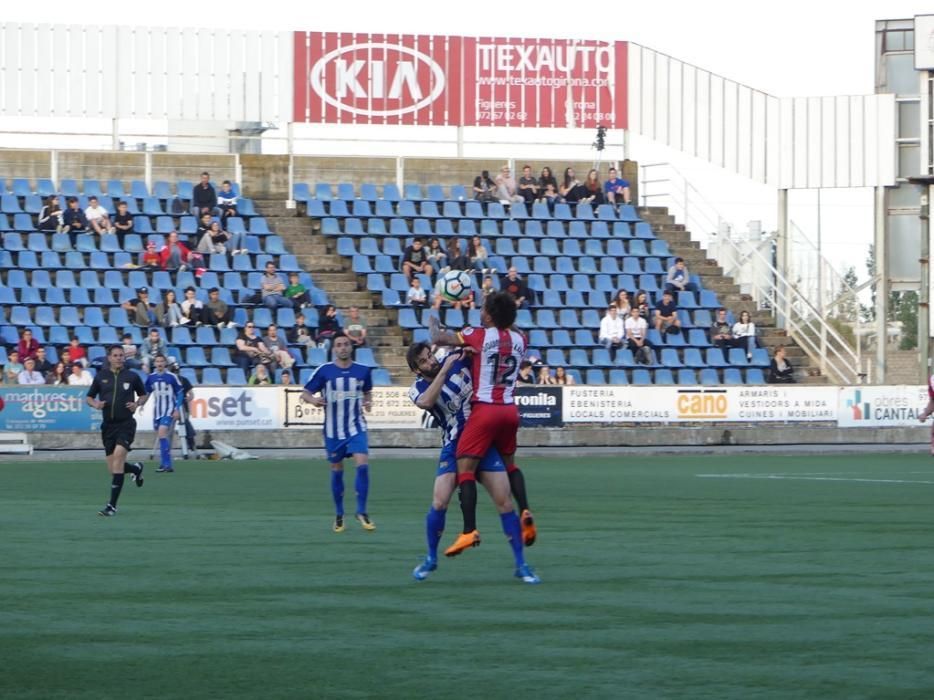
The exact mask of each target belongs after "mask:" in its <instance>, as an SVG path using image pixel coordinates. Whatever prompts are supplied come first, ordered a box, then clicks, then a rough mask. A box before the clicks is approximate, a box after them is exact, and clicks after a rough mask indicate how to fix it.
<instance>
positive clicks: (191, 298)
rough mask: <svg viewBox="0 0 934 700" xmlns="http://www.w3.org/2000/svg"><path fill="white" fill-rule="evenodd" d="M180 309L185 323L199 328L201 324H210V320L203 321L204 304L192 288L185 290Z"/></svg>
mask: <svg viewBox="0 0 934 700" xmlns="http://www.w3.org/2000/svg"><path fill="white" fill-rule="evenodd" d="M181 307H182V316H183V317H184V318H185V323H189V324H191V325H192V326H200V325H201V324H202V323H209V322H210V319H205V313H204V304H203V303H202V301H201V300H200V299H199V298H198V292H197V291H196V290H195V288H194V287H188V288H186V289H185V299H184V300H183V301H182V303H181Z"/></svg>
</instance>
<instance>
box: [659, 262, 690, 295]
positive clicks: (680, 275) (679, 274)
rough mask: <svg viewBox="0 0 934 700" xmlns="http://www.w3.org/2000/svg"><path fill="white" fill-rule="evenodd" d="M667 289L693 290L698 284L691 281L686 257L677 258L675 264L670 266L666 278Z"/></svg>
mask: <svg viewBox="0 0 934 700" xmlns="http://www.w3.org/2000/svg"><path fill="white" fill-rule="evenodd" d="M665 289H666V290H668V291H669V292H672V293H675V292H685V291H688V292H693V291H695V290H696V289H697V286H696V285H695V284H694V283H692V282H691V275H690V273H689V272H688V268H687V265H685V264H684V258H675V264H674V265H672V266H671V267H669V268H668V277H667V278H666V279H665Z"/></svg>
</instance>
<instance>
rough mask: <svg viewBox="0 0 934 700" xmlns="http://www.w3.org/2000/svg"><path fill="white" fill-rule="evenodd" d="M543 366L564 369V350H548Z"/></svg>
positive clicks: (565, 363)
mask: <svg viewBox="0 0 934 700" xmlns="http://www.w3.org/2000/svg"><path fill="white" fill-rule="evenodd" d="M545 364H546V365H549V366H550V367H564V366H565V365H567V362H566V361H565V358H564V350H561V349H559V348H548V349H547V350H546V351H545Z"/></svg>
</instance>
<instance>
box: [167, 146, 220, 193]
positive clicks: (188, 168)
mask: <svg viewBox="0 0 934 700" xmlns="http://www.w3.org/2000/svg"><path fill="white" fill-rule="evenodd" d="M235 168H236V158H235V157H234V156H232V155H205V154H202V153H153V154H152V179H153V181H156V180H166V181H167V182H170V183H172V184H174V183H175V182H176V181H178V180H189V181H190V182H197V181H198V178H199V177H200V176H201V172H202V171H204V170H207V171H208V172H209V173H211V180H212V181H214V182H221V181H222V180H236V179H237V172H236V170H235ZM181 194H182V195H183V196H190V195H191V193H190V192H183V193H181Z"/></svg>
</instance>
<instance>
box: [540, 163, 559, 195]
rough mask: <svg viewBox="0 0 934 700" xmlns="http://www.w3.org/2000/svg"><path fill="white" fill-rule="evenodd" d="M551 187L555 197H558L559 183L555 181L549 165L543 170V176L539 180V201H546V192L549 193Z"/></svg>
mask: <svg viewBox="0 0 934 700" xmlns="http://www.w3.org/2000/svg"><path fill="white" fill-rule="evenodd" d="M549 185H550V186H551V191H552V192H554V196H555V197H557V196H558V181H557V180H556V179H555V176H554V175H553V174H552V172H551V168H549V167H548V166H547V165H546V166H545V167H544V168H542V174H541V176H540V177H539V178H538V191H539V196H540V199H539V201H545V198H546V194H545V193H546V192H547V191H548V187H549Z"/></svg>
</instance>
